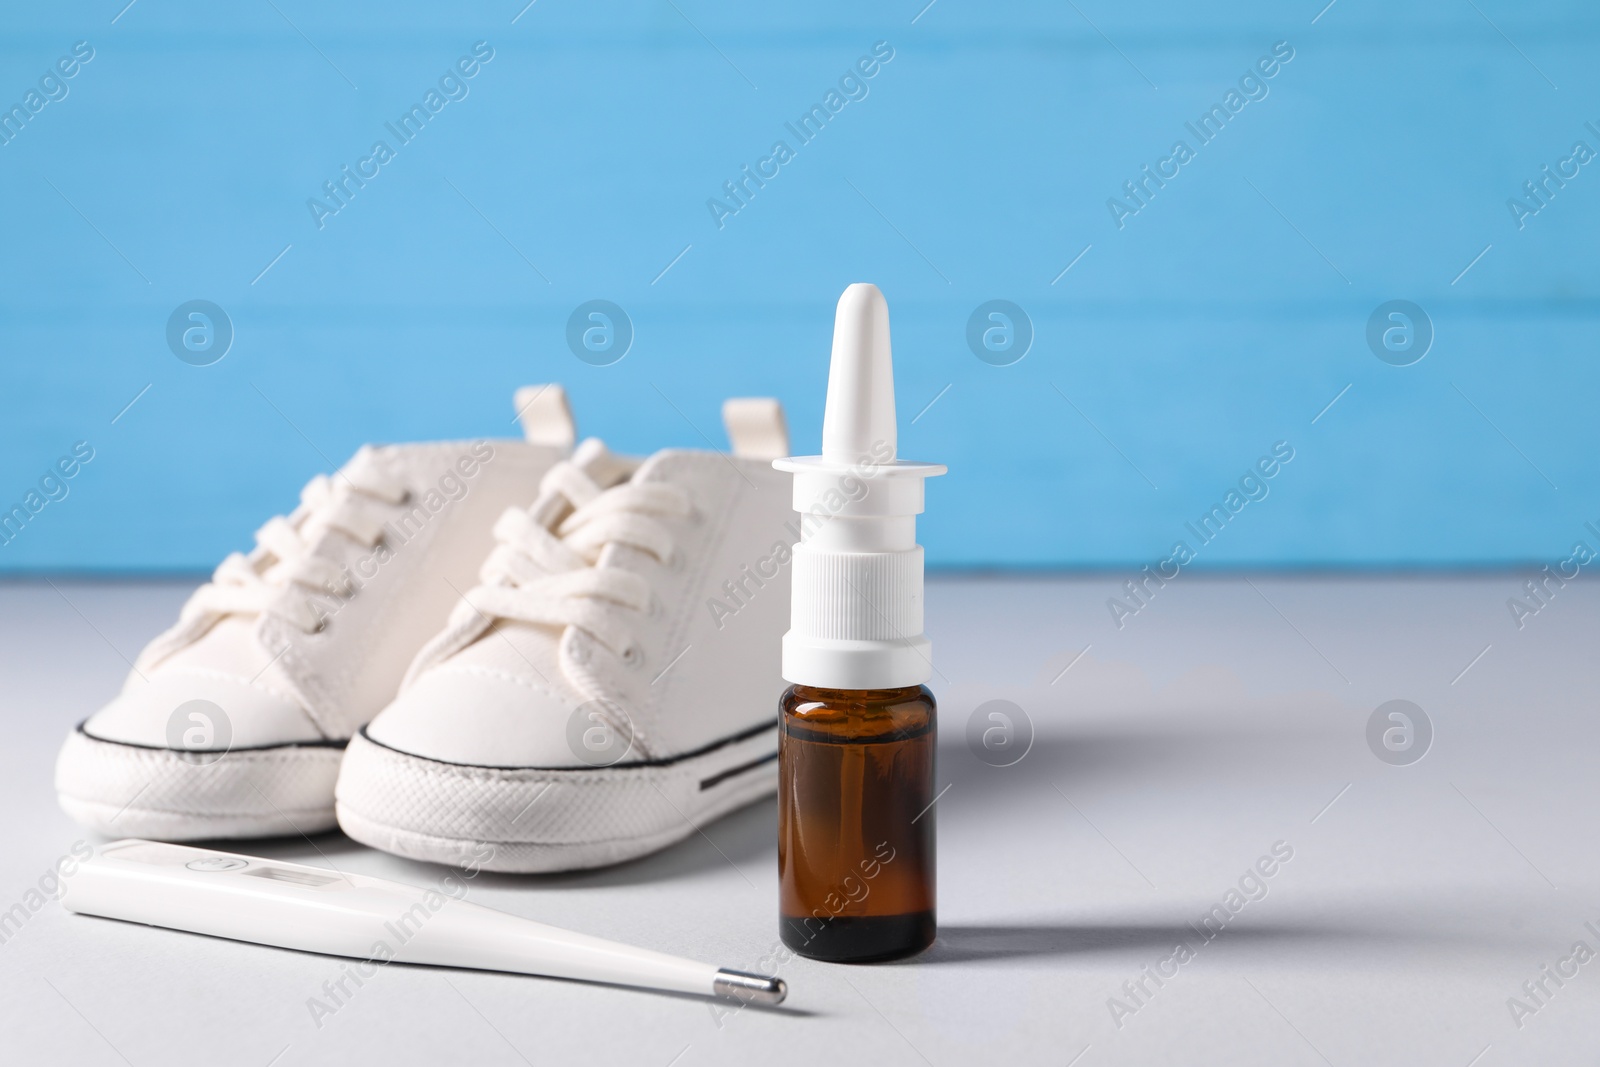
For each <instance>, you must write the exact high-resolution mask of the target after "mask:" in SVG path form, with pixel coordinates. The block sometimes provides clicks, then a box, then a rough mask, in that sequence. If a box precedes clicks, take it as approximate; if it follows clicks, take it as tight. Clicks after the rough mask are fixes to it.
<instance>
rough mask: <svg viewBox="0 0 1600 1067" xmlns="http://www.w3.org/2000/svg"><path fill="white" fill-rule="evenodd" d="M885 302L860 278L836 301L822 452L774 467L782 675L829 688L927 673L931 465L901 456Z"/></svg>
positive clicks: (935, 470)
mask: <svg viewBox="0 0 1600 1067" xmlns="http://www.w3.org/2000/svg"><path fill="white" fill-rule="evenodd" d="M896 436H897V434H896V427H895V416H894V366H893V361H892V359H891V356H890V351H889V305H888V304H887V303H886V302H885V301H884V299H883V294H882V293H881V292H879V291H878V287H877V286H876V285H869V284H867V283H865V282H857V283H856V284H855V285H852V286H850V287H849V288H848V289H846V290H845V291H844V295H843V296H841V297H840V298H839V307H838V311H837V312H836V314H835V316H834V323H833V356H832V359H831V361H830V362H829V365H828V403H827V408H826V410H825V413H824V415H823V420H822V455H820V456H791V457H789V458H787V459H779V460H774V461H773V464H772V465H773V466H774V467H777V468H778V469H779V470H782V471H789V472H791V473H792V474H793V475H794V508H795V510H796V511H798V512H799V513H800V543H799V544H797V545H795V547H794V566H793V570H792V572H791V574H792V578H791V580H792V582H793V596H792V597H791V600H790V603H791V605H792V606H791V609H790V611H791V613H790V619H789V632H788V633H787V634H785V635H784V638H783V676H784V677H785V678H787V679H788V680H789V681H791V682H797V683H800V684H802V685H814V686H821V687H824V688H829V689H895V688H898V687H900V686H907V685H919V684H921V683H922V682H925V681H927V680H928V678H930V677H931V676H932V674H933V659H932V648H931V645H930V644H929V642H928V639H927V637H926V636H924V635H923V632H922V548H921V547H920V546H919V545H918V544H917V516H918V515H920V514H921V513H922V500H923V496H922V480H923V479H924V478H931V477H933V476H934V475H937V474H943V473H944V472H945V468H944V467H942V466H940V465H939V464H936V463H907V462H905V461H903V460H900V459H897V458H896V446H897V441H896Z"/></svg>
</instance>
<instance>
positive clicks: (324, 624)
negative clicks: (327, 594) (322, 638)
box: [310, 619, 328, 637]
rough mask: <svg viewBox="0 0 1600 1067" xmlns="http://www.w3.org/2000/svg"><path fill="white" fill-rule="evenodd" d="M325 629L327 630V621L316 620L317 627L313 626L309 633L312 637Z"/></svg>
mask: <svg viewBox="0 0 1600 1067" xmlns="http://www.w3.org/2000/svg"><path fill="white" fill-rule="evenodd" d="M327 628H328V620H327V619H318V620H317V625H315V626H313V627H312V628H311V630H310V633H311V635H312V636H313V637H314V636H316V635H317V634H320V633H321V632H322V631H324V630H326V629H327Z"/></svg>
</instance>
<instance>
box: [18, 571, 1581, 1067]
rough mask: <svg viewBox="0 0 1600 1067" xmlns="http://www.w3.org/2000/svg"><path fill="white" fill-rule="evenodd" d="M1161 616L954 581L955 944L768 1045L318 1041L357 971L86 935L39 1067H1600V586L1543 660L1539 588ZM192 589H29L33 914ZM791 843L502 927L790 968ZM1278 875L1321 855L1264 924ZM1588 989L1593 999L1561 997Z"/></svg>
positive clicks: (636, 882) (1175, 587) (730, 845)
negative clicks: (1002, 755) (75, 801)
mask: <svg viewBox="0 0 1600 1067" xmlns="http://www.w3.org/2000/svg"><path fill="white" fill-rule="evenodd" d="M1121 580H1122V576H1115V575H1091V576H1078V577H1060V578H1057V577H1038V576H1032V577H1001V578H961V577H944V578H934V579H933V580H931V581H930V584H929V591H928V630H929V633H930V634H931V635H932V637H933V639H934V642H935V650H936V661H937V663H938V666H939V674H938V675H937V676H936V677H935V679H934V680H933V682H932V683H931V685H932V686H933V688H934V690H935V692H936V694H937V695H938V696H939V699H940V722H941V743H940V749H939V761H940V762H939V772H938V776H939V781H940V783H941V787H942V788H943V789H944V792H943V793H942V794H941V796H940V799H939V801H938V805H937V808H936V811H937V816H938V827H939V918H940V936H939V940H938V942H937V944H936V945H935V946H934V947H933V948H932V949H931V950H930V951H928V952H927V953H925V954H924V955H923V956H921V957H919V958H917V959H915V960H912V961H908V962H903V963H897V964H887V965H877V966H870V967H838V966H829V965H824V964H817V963H812V962H808V961H805V960H800V959H792V960H789V961H787V962H784V963H783V964H782V966H781V973H782V975H783V977H784V978H786V979H787V980H788V982H789V984H790V988H791V995H790V999H789V1002H788V1004H787V1005H785V1006H784V1008H783V1009H779V1010H759V1009H753V1008H752V1009H746V1010H743V1011H732V1012H730V1011H725V1010H723V1009H720V1008H716V1007H714V1006H713V1005H711V1004H709V1003H707V1002H702V1001H698V1000H696V999H694V998H687V997H675V996H667V995H661V994H653V993H648V992H635V991H628V990H619V989H612V988H604V987H596V986H589V985H583V984H579V983H570V982H559V981H550V980H541V979H535V978H520V977H514V976H505V975H496V974H481V973H473V972H464V971H441V970H436V969H428V968H416V967H405V966H401V965H394V966H389V967H385V968H382V969H381V970H380V971H379V973H378V974H377V976H376V977H374V978H372V979H370V980H369V981H367V982H366V984H365V985H364V986H362V987H361V988H359V989H358V990H356V991H355V993H354V995H353V996H351V997H349V998H348V1000H346V1001H345V1003H343V1004H342V1005H340V1006H339V1007H338V1010H337V1011H336V1012H334V1013H333V1014H332V1015H323V1016H321V1017H318V1016H317V1015H315V1014H314V1013H313V1012H312V1010H311V1008H310V1006H309V1002H310V1001H311V999H312V998H314V997H321V996H323V984H324V983H325V982H328V981H329V980H332V979H337V978H338V977H339V976H340V974H341V967H340V961H338V960H335V959H331V958H327V957H320V956H315V955H309V954H303V953H297V952H290V951H283V950H277V949H270V948H263V947H257V946H253V945H246V944H240V943H234V942H229V941H222V940H216V939H210V938H205V937H199V936H193V935H187V934H181V933H173V932H169V931H163V930H156V929H151V928H148V927H143V926H137V925H132V924H125V923H117V922H111V921H107V920H98V919H89V918H83V917H78V916H73V915H69V914H67V913H66V912H64V911H63V910H62V909H61V908H60V906H59V905H58V904H56V903H54V902H53V901H52V902H48V903H46V904H45V905H44V906H42V907H40V908H38V910H37V911H35V912H29V913H28V917H27V919H26V921H25V922H23V923H22V924H21V925H20V926H18V927H16V928H15V929H13V930H12V931H11V932H10V933H9V936H7V938H6V940H5V941H4V943H3V944H0V1013H3V1022H4V1025H3V1026H0V1045H3V1048H4V1057H3V1058H4V1060H5V1061H6V1062H7V1063H18V1064H22V1063H39V1062H45V1061H49V1062H61V1063H74V1064H79V1063H81V1064H102V1063H103V1064H116V1063H128V1064H133V1065H137V1067H143V1065H146V1064H189V1063H194V1064H212V1063H218V1062H227V1063H231V1064H243V1065H251V1064H259V1065H267V1064H278V1065H282V1067H289V1065H293V1064H302V1063H306V1064H309V1063H362V1064H385V1065H387V1064H395V1065H398V1064H410V1063H468V1062H470V1063H474V1064H480V1063H481V1064H515V1063H521V1062H526V1063H537V1064H545V1063H567V1062H582V1063H585V1064H610V1063H619V1064H643V1065H647V1067H648V1065H656V1067H668V1065H674V1067H691V1065H694V1064H709V1063H727V1064H732V1063H761V1064H789V1063H794V1064H801V1063H805V1064H810V1063H817V1062H831V1063H873V1064H886V1065H887V1064H908V1065H909V1064H921V1063H927V1064H935V1065H945V1064H957V1063H1013V1062H1014V1063H1048V1064H1061V1065H1065V1064H1075V1065H1078V1067H1100V1065H1105V1064H1163V1063H1173V1064H1190V1063H1194V1064H1201V1063H1215V1064H1232V1065H1237V1064H1258V1063H1259V1064H1274V1065H1277V1064H1307V1065H1313V1064H1334V1065H1340V1067H1342V1065H1345V1064H1406V1065H1418V1064H1439V1065H1443V1067H1468V1065H1473V1067H1498V1065H1501V1064H1516V1063H1522V1064H1567V1063H1572V1064H1577V1063H1587V1064H1592V1063H1595V1062H1596V1061H1597V1059H1600V1026H1597V1025H1596V1022H1597V1020H1600V960H1592V961H1591V960H1589V959H1588V953H1587V952H1584V951H1578V952H1577V954H1576V956H1575V955H1574V953H1575V947H1576V945H1577V944H1578V943H1580V942H1581V943H1583V945H1584V946H1586V948H1587V949H1592V950H1600V936H1597V935H1596V933H1595V931H1596V930H1600V855H1597V850H1596V847H1595V845H1596V841H1597V829H1600V815H1597V807H1600V805H1597V803H1596V802H1597V800H1600V785H1597V775H1596V764H1597V753H1600V747H1597V744H1596V742H1597V734H1600V725H1597V723H1596V719H1595V715H1594V706H1595V694H1596V692H1597V691H1600V690H1597V681H1600V679H1597V674H1600V657H1597V656H1596V649H1595V638H1596V636H1597V633H1600V630H1597V626H1596V620H1597V618H1600V614H1597V608H1600V587H1596V586H1595V585H1594V583H1592V582H1590V581H1587V580H1581V581H1578V582H1574V583H1572V584H1570V585H1568V586H1567V587H1566V588H1564V589H1561V590H1560V591H1559V592H1558V593H1557V594H1556V595H1555V596H1554V597H1552V598H1551V599H1550V600H1549V602H1548V604H1547V605H1546V606H1545V607H1543V608H1542V609H1541V610H1540V611H1539V612H1538V613H1537V614H1536V615H1534V616H1532V617H1528V618H1525V619H1524V620H1523V623H1524V625H1523V626H1522V628H1521V629H1519V628H1518V627H1517V625H1516V623H1515V621H1514V620H1513V618H1512V616H1511V613H1510V612H1509V610H1508V608H1507V604H1506V602H1507V599H1508V598H1510V597H1513V596H1517V595H1519V594H1520V593H1521V590H1522V578H1521V577H1519V576H1516V575H1511V574H1488V575H1475V576H1468V577H1432V578H1407V577H1337V578H1335V577H1293V576H1269V575H1233V576H1216V577H1210V576H1188V575H1185V576H1183V577H1182V578H1181V579H1180V580H1178V581H1176V582H1174V583H1172V584H1171V585H1169V586H1167V587H1166V588H1165V589H1163V590H1161V591H1160V592H1159V594H1158V595H1157V596H1156V597H1155V598H1154V599H1152V600H1151V601H1150V603H1149V604H1148V606H1147V607H1146V608H1144V610H1142V611H1140V612H1139V613H1138V614H1137V615H1135V616H1133V617H1131V618H1127V619H1125V620H1124V626H1123V627H1122V628H1121V629H1118V628H1117V627H1116V626H1115V625H1114V623H1113V621H1112V618H1111V615H1110V613H1109V611H1108V610H1107V607H1106V603H1105V602H1106V599H1107V598H1108V597H1110V596H1112V595H1114V594H1116V593H1117V592H1118V587H1119V586H1120V583H1121ZM191 584H192V583H183V582H146V583H90V582H77V581H62V580H56V581H54V582H53V583H46V582H43V581H40V582H15V583H9V584H4V585H0V680H3V682H4V684H3V687H0V722H3V724H4V727H5V739H6V743H5V744H4V745H3V746H0V769H3V774H0V801H3V808H0V812H3V814H0V820H3V822H0V825H3V826H4V828H5V835H4V841H5V848H4V849H3V850H0V909H9V908H11V907H12V905H14V904H17V903H20V902H23V901H24V900H26V899H27V894H28V890H29V889H30V887H33V886H35V885H36V884H37V883H38V882H39V880H40V878H41V876H42V875H44V874H45V873H46V872H47V871H48V870H49V869H50V868H51V867H52V865H53V864H54V862H55V861H56V859H57V858H58V857H59V856H61V855H62V854H64V853H66V852H67V851H68V850H69V849H70V848H71V847H72V846H73V845H74V843H75V842H77V841H80V840H84V841H87V842H88V843H89V844H97V843H99V842H100V841H101V840H102V839H100V838H96V837H94V836H92V835H87V834H86V833H85V832H84V831H82V830H80V829H79V828H78V827H76V826H75V825H74V824H73V823H72V822H71V821H70V820H69V819H68V818H67V817H66V816H65V815H63V814H62V813H61V812H60V810H59V809H58V808H57V806H56V804H55V799H54V795H53V791H52V788H51V769H52V764H53V761H54V758H55V752H56V749H57V747H58V745H59V744H60V741H61V739H62V737H63V736H64V735H65V734H66V732H67V731H68V730H69V729H70V728H71V726H72V725H73V724H74V723H75V722H76V721H78V720H79V719H80V718H82V717H83V716H84V715H85V714H87V713H88V712H90V711H92V710H93V709H94V708H96V707H97V706H98V705H99V704H100V703H102V702H103V701H104V700H106V699H107V698H108V697H109V696H110V695H111V694H112V692H113V691H114V690H115V688H116V686H117V685H118V684H119V683H120V680H121V678H122V676H123V674H124V673H125V672H126V670H127V663H126V661H125V657H131V656H133V655H134V654H135V653H136V652H137V650H138V649H139V647H140V646H141V645H142V644H143V643H144V642H145V641H146V640H147V639H148V638H149V637H150V636H151V635H152V634H154V633H155V632H156V631H157V630H159V629H160V628H162V627H163V626H165V625H166V624H167V622H168V621H169V620H170V619H171V618H173V616H174V614H175V612H176V611H177V608H178V606H179V604H180V603H181V602H182V600H183V598H184V596H185V595H186V593H187V591H188V588H189V586H190V585H191ZM774 697H776V694H774ZM1396 699H1403V700H1408V701H1412V702H1414V703H1415V704H1416V705H1417V706H1418V707H1420V708H1421V709H1422V710H1423V712H1424V714H1425V715H1426V716H1427V719H1428V722H1429V723H1430V724H1431V727H1432V734H1433V736H1432V739H1431V743H1430V744H1429V746H1428V750H1427V752H1426V755H1425V756H1423V758H1421V759H1420V760H1416V761H1415V762H1411V763H1408V764H1405V765H1396V764H1392V763H1389V762H1385V761H1384V760H1382V759H1380V758H1379V757H1378V756H1377V755H1375V752H1374V750H1373V748H1372V747H1370V746H1369V743H1368V721H1369V718H1371V716H1372V715H1373V713H1374V711H1375V709H1377V708H1378V707H1379V706H1380V705H1382V704H1384V703H1385V702H1387V701H1390V700H1396ZM991 700H1007V701H1011V702H1013V703H1014V704H1015V705H1017V706H1018V707H1020V708H1022V709H1023V711H1024V712H1025V714H1026V716H1027V718H1028V719H1029V720H1031V723H1032V726H1033V731H1034V739H1033V743H1032V746H1031V748H1029V749H1028V750H1027V753H1026V755H1025V756H1023V758H1022V759H1021V760H1020V761H1019V762H1017V763H1015V764H1014V765H1012V766H1006V767H996V766H991V765H989V764H987V763H985V762H983V761H981V760H980V759H979V758H978V757H977V756H976V755H975V754H974V752H973V751H972V750H971V749H970V748H969V747H968V744H967V741H966V737H967V726H968V722H969V720H970V719H971V718H972V716H973V715H974V714H975V713H976V712H977V709H979V707H980V706H982V705H984V704H985V703H986V702H988V701H991ZM983 715H984V716H987V711H985V712H984V713H983ZM983 721H985V722H987V719H986V718H985V719H984V720H983ZM1416 737H1417V738H1419V739H1420V737H1421V731H1418V733H1417V734H1416ZM1419 745H1420V740H1419V741H1417V742H1415V743H1414V744H1413V747H1412V748H1411V749H1410V750H1409V751H1407V752H1403V753H1402V754H1401V755H1402V756H1411V755H1415V753H1416V752H1417V751H1418V746H1419ZM1379 750H1381V751H1386V750H1383V749H1382V748H1381V746H1380V749H1379ZM1013 751H1014V750H1013ZM774 825H775V807H774V804H773V803H772V802H771V801H768V802H765V803H761V804H757V805H755V806H753V807H751V808H748V809H746V810H744V811H742V812H740V813H737V814H735V815H733V816H730V817H728V818H725V819H723V820H721V821H719V822H716V823H714V824H712V825H709V826H705V827H703V832H702V833H699V834H695V835H693V836H692V837H691V838H690V839H689V840H687V841H686V842H684V843H683V844H681V845H679V846H677V847H674V848H671V849H669V850H667V851H665V852H662V853H660V854H658V855H656V856H654V857H651V858H648V859H646V860H643V861H641V862H636V863H631V864H627V865H624V866H620V867H616V868H612V869H608V870H601V871H595V872H589V873H581V874H573V875H563V876H545V877H513V876H500V875H489V874H485V875H482V876H480V877H478V878H477V879H475V880H474V881H473V882H472V883H471V886H472V888H471V890H470V893H469V899H472V900H474V901H477V902H479V903H483V904H487V905H490V906H492V907H497V908H502V909H504V910H507V911H511V912H515V913H518V914H521V915H526V916H529V917H533V918H538V919H541V920H545V921H548V922H553V923H557V924H560V925H565V926H569V927H572V928H574V929H578V930H582V931H585V932H589V933H594V934H599V935H603V936H607V937H613V938H618V939H621V940H624V941H629V942H633V943H637V944H640V945H644V946H648V947H651V948H655V949H660V950H664V951H668V952H674V953H680V954H683V955H688V956H694V957H698V958H702V959H705V960H708V961H712V962H717V963H720V964H722V965H725V966H735V967H745V968H749V969H754V968H757V967H758V966H759V965H760V963H761V961H762V959H763V957H767V956H769V954H770V953H771V951H772V949H773V946H774V944H775V942H776V937H777V929H776V916H775V909H776V893H777V877H776V849H775V843H774ZM1275 846H1276V847H1277V849H1278V850H1279V853H1280V854H1282V853H1284V852H1287V851H1291V850H1292V856H1291V858H1289V859H1288V860H1286V861H1283V862H1281V863H1279V864H1276V865H1272V864H1268V865H1267V866H1268V867H1270V868H1272V870H1273V874H1272V876H1271V877H1269V878H1262V879H1259V882H1257V881H1255V880H1251V879H1245V888H1246V889H1247V890H1248V891H1249V894H1248V896H1246V894H1244V893H1240V894H1239V895H1238V896H1236V897H1233V898H1231V899H1230V897H1229V892H1230V890H1234V889H1235V888H1236V887H1238V886H1239V885H1240V881H1241V878H1242V877H1243V876H1244V875H1246V874H1247V872H1249V871H1250V870H1251V869H1252V867H1253V866H1254V865H1255V864H1256V863H1257V861H1258V860H1259V859H1260V858H1261V857H1263V856H1266V855H1269V854H1270V853H1271V852H1272V850H1273V848H1274V847H1275ZM242 850H243V851H254V852H257V853H260V854H265V855H270V856H276V857H280V858H288V859H293V860H297V861H301V862H305V863H310V864H316V865H324V866H326V865H329V864H337V865H338V866H339V867H340V868H342V869H346V870H354V871H360V872H364V873H368V874H373V875H379V876H384V877H390V878H397V879H401V880H406V881H411V882H417V883H430V882H436V881H437V880H438V879H439V878H440V877H441V875H443V874H444V873H445V872H444V870H443V869H442V868H435V867H430V866H428V865H425V864H419V863H413V862H409V861H406V860H401V859H397V858H395V857H392V856H387V855H384V854H382V853H378V852H374V851H371V850H368V849H365V848H362V847H360V846H358V845H356V844H354V843H353V842H351V841H349V840H347V839H346V838H344V837H343V836H341V835H339V834H337V833H332V834H326V835H321V836H318V837H316V838H315V839H312V840H307V839H281V840H275V841H270V842H258V843H254V844H252V845H250V846H247V847H246V848H244V849H242ZM1251 898H1254V899H1251ZM1230 903H1231V904H1234V906H1235V908H1236V910H1234V911H1230V912H1229V920H1228V922H1227V923H1226V924H1225V926H1224V927H1223V929H1222V932H1221V933H1218V934H1216V935H1215V936H1214V937H1212V938H1210V939H1209V940H1208V939H1205V938H1203V937H1202V936H1201V935H1200V934H1199V932H1198V931H1197V930H1196V926H1197V925H1198V924H1199V923H1200V920H1201V919H1202V917H1203V916H1204V915H1206V914H1207V913H1208V911H1209V910H1210V909H1212V908H1213V907H1214V906H1216V905H1219V904H1221V905H1223V907H1224V908H1227V907H1228V905H1229V904H1230ZM25 910H26V909H25ZM1587 924H1593V925H1592V926H1590V925H1587ZM1180 942H1183V943H1185V944H1186V945H1187V946H1188V951H1187V952H1185V953H1183V954H1181V955H1182V956H1183V957H1184V958H1183V959H1182V960H1181V962H1180V961H1179V960H1178V959H1177V958H1175V957H1174V955H1173V954H1174V949H1175V948H1176V946H1177V945H1178V944H1179V943H1180ZM1578 957H1582V960H1583V962H1579V959H1578ZM1163 961H1171V962H1163ZM1563 961H1568V962H1563ZM1546 968H1549V969H1550V970H1549V971H1547V970H1546ZM1574 969H1576V973H1575V974H1572V973H1571V972H1572V971H1573V970H1574ZM1560 970H1565V971H1566V972H1568V974H1569V976H1568V977H1565V978H1562V979H1561V980H1560V982H1559V984H1558V983H1557V981H1555V980H1554V979H1552V978H1550V977H1548V975H1549V974H1550V973H1553V972H1557V971H1560ZM1163 972H1165V973H1166V974H1167V977H1164V978H1161V975H1162V973H1163ZM1151 974H1154V975H1155V976H1156V977H1157V978H1160V982H1159V984H1158V982H1157V981H1156V978H1152V977H1149V976H1150V975H1151ZM1524 983H1536V984H1534V985H1533V986H1532V989H1533V991H1534V996H1530V995H1529V994H1528V993H1527V992H1526V991H1525V989H1524ZM1537 983H1542V987H1543V991H1542V992H1541V989H1540V985H1539V984H1537ZM1512 998H1518V999H1519V1000H1520V1002H1521V1003H1522V1004H1523V1005H1524V1008H1523V1009H1521V1010H1513V1008H1514V1003H1513V1001H1512Z"/></svg>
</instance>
